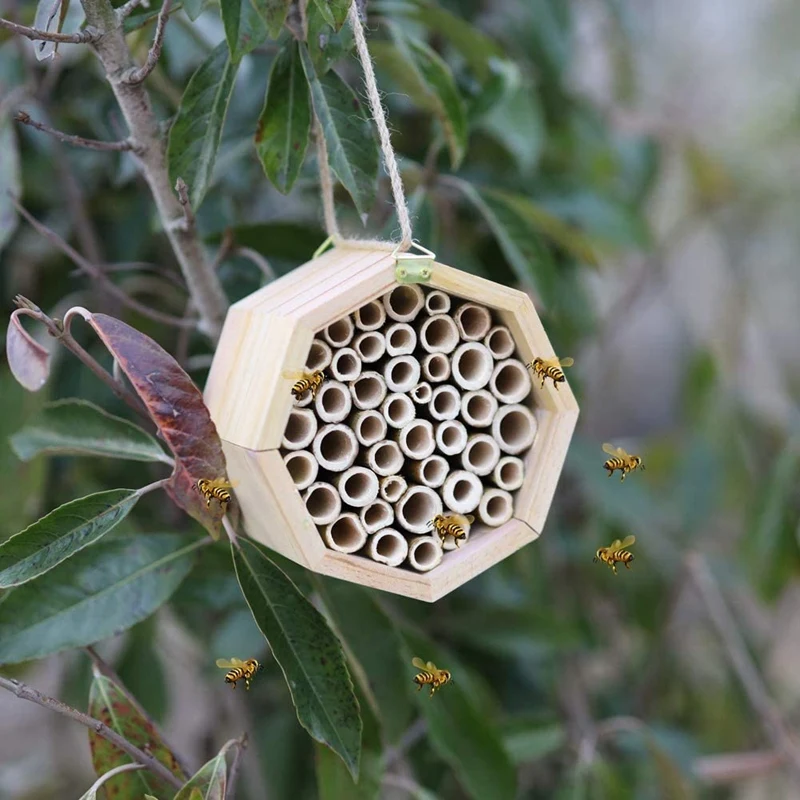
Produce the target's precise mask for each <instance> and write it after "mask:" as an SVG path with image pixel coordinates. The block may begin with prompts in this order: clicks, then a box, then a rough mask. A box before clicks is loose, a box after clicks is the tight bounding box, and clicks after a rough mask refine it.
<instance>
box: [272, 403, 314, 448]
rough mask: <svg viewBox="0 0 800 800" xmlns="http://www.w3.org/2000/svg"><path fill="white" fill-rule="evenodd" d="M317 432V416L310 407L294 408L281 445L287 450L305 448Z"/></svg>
mask: <svg viewBox="0 0 800 800" xmlns="http://www.w3.org/2000/svg"><path fill="white" fill-rule="evenodd" d="M316 434H317V418H316V417H315V416H314V412H313V411H312V410H311V409H310V408H293V409H292V410H291V411H290V412H289V421H288V422H287V423H286V430H285V431H284V432H283V441H282V442H281V447H283V448H285V449H286V450H305V448H306V447H308V446H309V445H310V444H311V442H312V441H313V440H314V436H315V435H316Z"/></svg>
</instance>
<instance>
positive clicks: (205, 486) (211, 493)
mask: <svg viewBox="0 0 800 800" xmlns="http://www.w3.org/2000/svg"><path fill="white" fill-rule="evenodd" d="M235 485H236V484H235V483H231V482H230V481H228V480H227V479H226V478H214V480H208V478H200V479H199V480H198V481H197V489H198V491H199V492H200V494H202V495H203V497H205V499H206V508H211V501H212V500H216V501H217V502H218V503H219V504H220V506H221V507H222V513H223V514H224V513H225V512H226V511H227V510H228V504H229V503H230V502H231V493H230V489H233V487H234V486H235Z"/></svg>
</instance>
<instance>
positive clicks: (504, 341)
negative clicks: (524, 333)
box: [483, 325, 514, 361]
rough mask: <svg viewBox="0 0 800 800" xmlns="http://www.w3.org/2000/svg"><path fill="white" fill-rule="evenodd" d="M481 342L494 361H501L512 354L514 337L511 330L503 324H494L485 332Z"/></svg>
mask: <svg viewBox="0 0 800 800" xmlns="http://www.w3.org/2000/svg"><path fill="white" fill-rule="evenodd" d="M483 343H484V344H485V345H486V349H487V350H488V351H489V352H490V353H491V354H492V358H494V360H495V361H502V360H503V359H505V358H511V356H513V355H514V339H513V338H512V336H511V331H510V330H509V329H508V328H506V326H505V325H496V326H495V327H494V328H492V329H491V330H490V331H489V333H487V334H486V338H485V339H484V340H483Z"/></svg>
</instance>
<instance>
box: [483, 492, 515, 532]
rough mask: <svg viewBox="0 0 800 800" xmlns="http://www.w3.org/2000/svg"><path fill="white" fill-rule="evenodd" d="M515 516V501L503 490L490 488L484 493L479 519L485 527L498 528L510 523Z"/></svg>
mask: <svg viewBox="0 0 800 800" xmlns="http://www.w3.org/2000/svg"><path fill="white" fill-rule="evenodd" d="M513 514H514V500H513V498H512V497H511V495H510V494H509V493H508V492H506V491H504V490H503V489H495V488H493V487H492V488H489V489H487V490H486V491H485V492H484V493H483V497H481V502H480V505H479V506H478V517H479V519H480V521H481V522H483V523H484V525H488V526H489V527H490V528H498V527H500V525H503V524H505V523H506V522H508V521H509V520H510V519H511V517H512V516H513Z"/></svg>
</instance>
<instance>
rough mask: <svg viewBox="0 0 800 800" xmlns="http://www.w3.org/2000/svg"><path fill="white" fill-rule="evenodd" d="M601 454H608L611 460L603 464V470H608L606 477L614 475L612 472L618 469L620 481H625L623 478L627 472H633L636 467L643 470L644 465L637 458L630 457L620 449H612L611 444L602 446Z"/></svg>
mask: <svg viewBox="0 0 800 800" xmlns="http://www.w3.org/2000/svg"><path fill="white" fill-rule="evenodd" d="M603 452H604V453H608V455H610V456H611V458H609V459H608V461H606V462H605V463H604V464H603V468H604V469H607V470H608V477H609V478H610V477H611V476H612V475H613V474H614V470H615V469H618V470H619V471H620V472H621V473H622V477H621V478H620V481H624V480H625V476H626V475H627V474H628V473H629V472H633V471H634V470H635V469H636V468H637V467H641V468H642V469H644V464H643V463H642V459H641V458H639V456H632V455H631V454H630V453H626V452H625V450H623V449H622V448H621V447H614V445H613V444H608V442H606V443H605V444H604V445H603Z"/></svg>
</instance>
